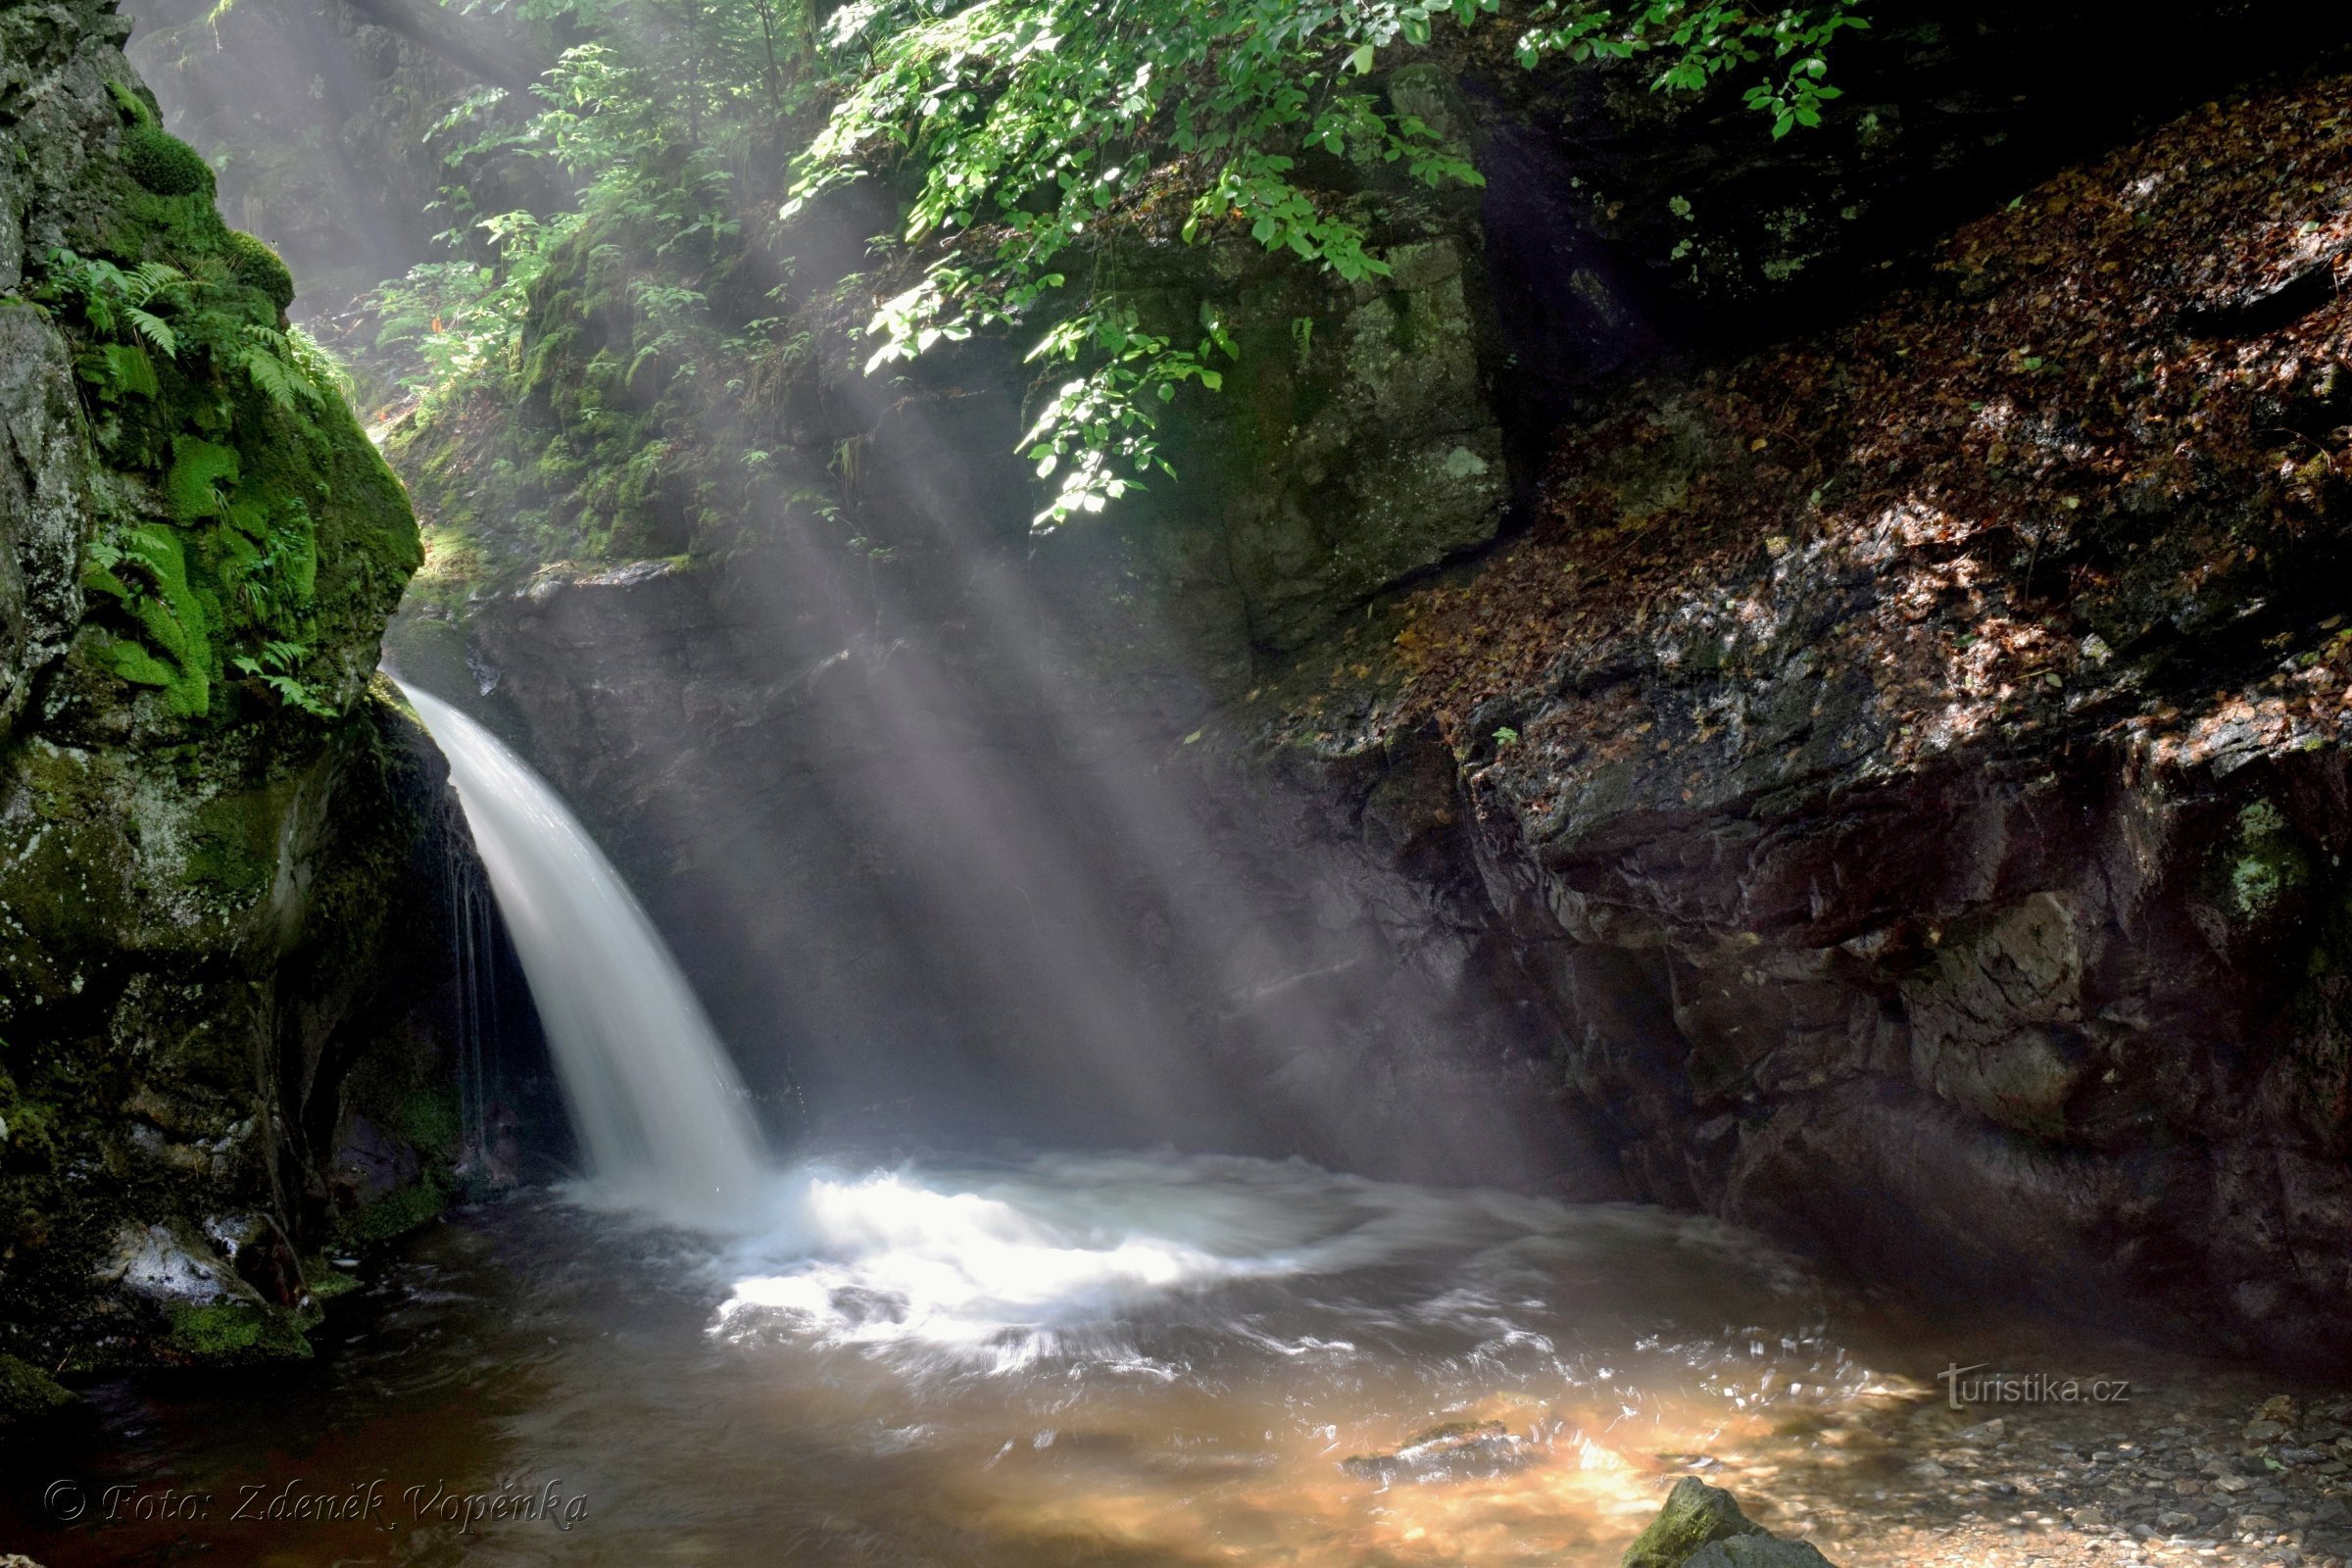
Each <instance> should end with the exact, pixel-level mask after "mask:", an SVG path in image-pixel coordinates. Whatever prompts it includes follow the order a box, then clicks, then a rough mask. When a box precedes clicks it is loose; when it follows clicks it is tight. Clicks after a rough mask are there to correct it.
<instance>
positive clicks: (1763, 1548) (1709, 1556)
mask: <svg viewBox="0 0 2352 1568" xmlns="http://www.w3.org/2000/svg"><path fill="white" fill-rule="evenodd" d="M1622 1564H1623V1568H1829V1563H1828V1559H1826V1558H1825V1557H1823V1556H1822V1554H1821V1553H1820V1552H1818V1551H1816V1550H1814V1549H1813V1548H1812V1547H1811V1546H1808V1545H1806V1544H1804V1543H1802V1542H1796V1541H1783V1540H1780V1539H1779V1538H1778V1537H1776V1536H1773V1535H1771V1534H1770V1533H1768V1532H1767V1531H1766V1530H1765V1529H1764V1527H1763V1526H1761V1525H1759V1524H1757V1523H1755V1521H1753V1520H1751V1519H1749V1518H1748V1517H1747V1515H1746V1514H1744V1513H1742V1512H1740V1503H1739V1500H1738V1499H1737V1498H1735V1497H1734V1496H1733V1495H1731V1494H1730V1493H1728V1492H1726V1491H1724V1490H1723V1489H1722V1488H1721V1487H1710V1486H1708V1485H1707V1484H1706V1483H1705V1482H1704V1481H1701V1480H1699V1479H1698V1478H1697V1477H1696V1476H1685V1477H1684V1478H1683V1479H1682V1480H1680V1481H1678V1482H1676V1483H1675V1485H1674V1490H1673V1491H1672V1492H1670V1493H1668V1494H1667V1495H1666V1506H1665V1507H1663V1508H1661V1509H1659V1510H1658V1516H1657V1517H1656V1518H1655V1519H1652V1520H1651V1521H1650V1522H1649V1528H1648V1529H1646V1530H1644V1531H1642V1534H1641V1535H1640V1536H1639V1537H1638V1538H1636V1539H1635V1542H1634V1544H1632V1545H1630V1546H1628V1547H1626V1548H1625V1556H1624V1558H1623V1559H1622Z"/></svg>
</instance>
